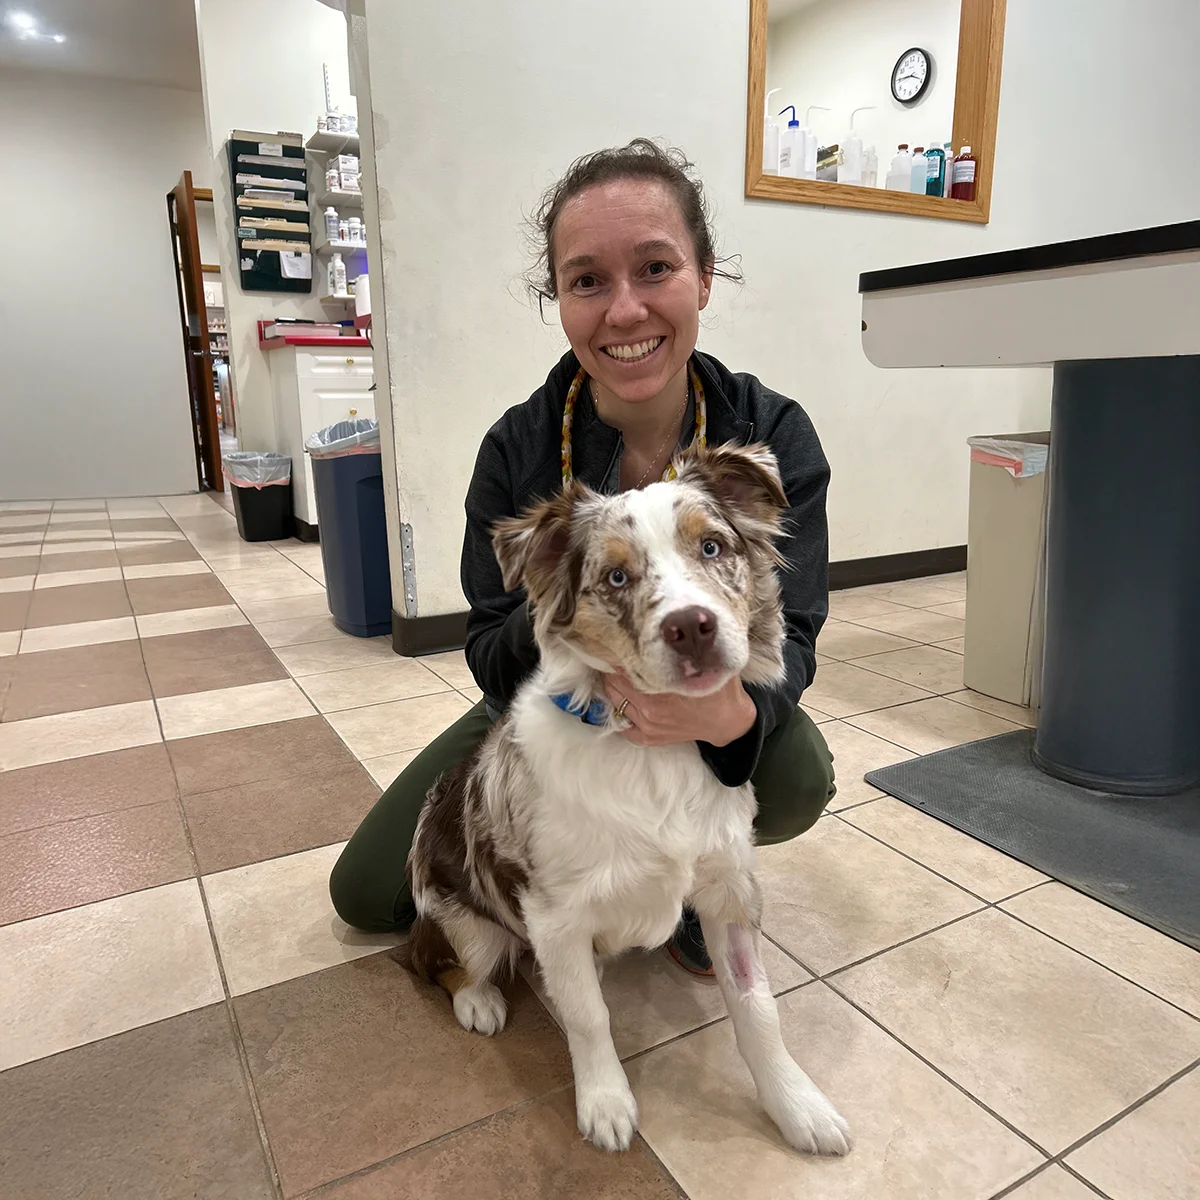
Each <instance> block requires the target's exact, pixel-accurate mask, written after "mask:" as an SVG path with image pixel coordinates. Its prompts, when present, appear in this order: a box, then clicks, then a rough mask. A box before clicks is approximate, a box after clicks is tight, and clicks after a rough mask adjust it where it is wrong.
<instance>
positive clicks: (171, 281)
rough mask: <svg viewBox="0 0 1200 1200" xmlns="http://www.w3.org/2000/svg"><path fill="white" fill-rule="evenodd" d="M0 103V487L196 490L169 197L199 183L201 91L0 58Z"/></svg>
mask: <svg viewBox="0 0 1200 1200" xmlns="http://www.w3.org/2000/svg"><path fill="white" fill-rule="evenodd" d="M0 113H3V114H4V116H3V120H2V121H0V196H2V197H3V198H4V200H3V206H4V212H5V221H4V227H5V232H6V241H5V253H4V261H5V271H4V278H5V283H4V286H3V287H2V288H0V419H3V421H4V423H5V430H4V433H3V435H2V436H0V499H31V498H39V497H41V498H44V497H63V498H71V497H94V496H122V495H134V494H146V493H149V494H166V493H172V492H183V491H194V490H195V488H196V458H195V451H194V449H193V442H192V432H191V426H190V422H189V418H188V394H187V379H186V375H185V365H184V357H183V342H182V335H181V333H180V327H179V303H178V300H177V299H176V295H177V293H176V284H175V267H174V261H173V258H172V254H171V241H170V229H169V225H168V220H167V205H166V194H167V192H168V191H170V189H171V188H173V187H174V186H175V184H177V183H178V182H179V177H180V175H181V174H182V173H183V171H184V170H186V169H190V170H191V171H192V172H193V174H194V176H195V179H196V183H197V185H198V186H207V184H208V181H209V179H208V155H207V152H206V150H205V146H204V115H203V111H202V109H201V103H200V95H199V93H197V92H188V91H177V90H175V89H172V88H161V87H152V86H147V85H143V84H128V83H117V82H112V81H108V80H102V79H91V78H84V77H78V76H69V75H64V74H58V73H51V72H46V71H41V72H26V71H19V70H13V69H11V68H6V69H5V70H4V71H3V72H2V73H0ZM51 431H52V433H51ZM133 464H136V466H134V465H133Z"/></svg>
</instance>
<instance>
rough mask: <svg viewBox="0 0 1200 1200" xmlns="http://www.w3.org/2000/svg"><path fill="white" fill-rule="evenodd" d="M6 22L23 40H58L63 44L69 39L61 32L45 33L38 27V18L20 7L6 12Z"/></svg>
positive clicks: (57, 41)
mask: <svg viewBox="0 0 1200 1200" xmlns="http://www.w3.org/2000/svg"><path fill="white" fill-rule="evenodd" d="M4 23H5V24H6V25H7V26H8V27H9V28H10V29H11V30H12V31H13V32H14V33H15V34H16V35H17V37H18V38H20V39H21V41H23V42H56V43H57V44H58V45H62V43H63V42H65V41H66V40H67V39H66V36H65V35H64V34H61V33H43V32H42V31H41V30H40V29H38V25H37V18H36V17H34V16H31V15H30V14H29V13H27V12H22V11H21V10H20V9H10V10H9V11H8V12H7V13H5V15H4Z"/></svg>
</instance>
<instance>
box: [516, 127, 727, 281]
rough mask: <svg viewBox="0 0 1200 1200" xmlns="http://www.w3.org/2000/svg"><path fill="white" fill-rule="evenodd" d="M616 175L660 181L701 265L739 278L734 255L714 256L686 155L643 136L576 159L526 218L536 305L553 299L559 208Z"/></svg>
mask: <svg viewBox="0 0 1200 1200" xmlns="http://www.w3.org/2000/svg"><path fill="white" fill-rule="evenodd" d="M618 179H647V180H653V181H655V182H657V183H661V184H662V185H663V186H664V187H665V188H666V189H667V190H668V191H669V192H670V193H671V195H672V196H674V197H675V200H676V202H677V203H678V205H679V211H680V213H681V214H682V215H683V223H684V225H685V226H686V227H687V231H688V233H689V234H690V235H691V238H692V245H693V247H694V248H695V251H696V258H697V260H698V261H699V263H700V266H701V269H711V270H712V273H713V274H714V275H717V276H719V277H720V278H722V279H731V280H733V281H734V282H735V283H741V282H742V273H741V271H739V270H738V269H737V266H736V263H735V262H734V260H733V259H728V258H718V257H717V252H716V246H715V244H714V241H713V232H712V214H711V213H710V211H709V206H708V201H707V200H706V199H705V197H704V186H703V184H701V182H700V180H699V179H697V178H696V177H695V173H694V165H693V164H692V163H691V162H690V161H689V160H688V157H687V155H686V154H684V153H683V151H682V150H677V149H675V148H674V147H672V146H661V145H659V144H658V142H654V141H651V140H650V139H649V138H634V139H633V141H632V142H630V143H629V144H628V145H626V146H612V147H609V148H608V149H607V150H596V151H594V152H593V153H591V154H585V155H584V156H583V157H582V158H577V159H576V160H575V161H574V162H573V163H572V164H571V165H570V167H569V168H568V169H567V173H566V174H565V175H564V176H563V177H562V178H561V179H560V180H559V181H558V182H557V183H556V184H555V185H554V186H553V187H552V188H550V189H549V190H548V191H547V192H546V193H545V195H543V196H542V200H541V203H540V204H539V205H538V207H537V209H536V210H535V211H534V213H533V215H532V216H531V217H530V219H529V224H530V240H531V241H532V242H533V246H534V249H535V251H536V254H537V257H536V259H535V261H534V264H533V267H532V269H531V270H530V272H529V275H528V277H527V279H528V283H529V290H530V292H531V293H532V294H533V295H534V296H536V297H537V299H538V304H539V305H540V304H541V302H542V301H543V300H557V299H558V281H557V280H556V279H555V277H554V226H555V225H556V224H557V222H558V218H559V214H560V213H561V212H562V210H563V207H564V206H565V205H566V203H567V202H568V201H569V200H572V199H573V198H574V197H576V196H578V195H579V193H580V192H583V191H586V190H587V189H588V188H590V187H595V186H596V185H597V184H603V183H612V182H613V181H614V180H618Z"/></svg>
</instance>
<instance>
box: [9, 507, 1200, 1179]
mask: <svg viewBox="0 0 1200 1200" xmlns="http://www.w3.org/2000/svg"><path fill="white" fill-rule="evenodd" d="M964 596H965V580H964V579H963V578H962V577H961V576H939V577H936V578H933V579H928V580H915V581H911V582H907V583H899V584H892V585H886V586H879V587H869V588H859V589H856V590H854V591H847V592H839V593H835V594H834V596H833V597H832V599H831V606H830V607H831V619H830V621H829V623H828V624H827V625H826V628H825V630H824V632H823V633H822V636H821V639H820V644H819V647H818V649H819V652H820V661H821V664H822V666H821V669H820V671H819V674H818V677H817V679H816V681H815V683H814V685H813V687H812V688H810V689H809V691H808V693H807V694H806V696H805V701H804V702H805V707H806V708H808V709H809V711H810V712H812V714H813V716H814V719H816V720H817V721H819V722H820V724H821V729H822V732H823V733H824V735H825V737H826V740H827V741H828V743H829V745H830V747H831V749H832V750H833V752H834V755H835V758H836V766H837V771H838V787H839V790H838V795H837V797H836V799H835V800H834V802H833V803H832V804H831V805H830V811H829V812H828V813H827V815H826V816H825V817H823V818H822V819H821V820H820V821H819V822H818V823H817V825H816V826H815V827H814V828H813V829H812V830H811V831H810V832H809V833H808V834H806V835H805V836H803V837H802V838H800V839H798V840H797V841H795V842H793V843H790V844H786V845H782V846H775V847H771V848H770V849H767V850H764V851H762V852H761V855H760V861H761V875H762V880H763V885H764V890H765V895H766V913H765V922H764V927H765V931H766V933H767V936H768V938H769V941H768V944H767V950H766V954H767V966H768V970H769V973H770V975H771V979H772V983H773V987H774V989H775V991H776V993H777V994H778V995H779V996H780V1005H781V1017H782V1025H783V1032H784V1037H785V1039H786V1040H787V1042H788V1044H789V1045H790V1046H791V1047H792V1048H793V1050H794V1051H795V1053H796V1054H797V1056H798V1058H799V1059H800V1060H801V1061H802V1062H803V1063H804V1065H805V1066H806V1068H807V1069H808V1070H809V1071H810V1072H811V1073H812V1074H813V1076H814V1077H815V1078H816V1079H817V1080H818V1082H819V1083H820V1084H821V1085H822V1086H823V1087H824V1088H825V1089H826V1091H827V1092H828V1093H829V1094H830V1095H831V1096H832V1097H833V1098H834V1100H835V1101H836V1102H837V1104H838V1105H839V1106H840V1107H841V1109H842V1110H843V1112H844V1113H845V1114H846V1115H847V1117H848V1118H849V1120H850V1121H851V1123H852V1125H853V1126H854V1129H855V1133H856V1136H857V1144H856V1147H855V1149H854V1151H853V1153H852V1154H851V1155H850V1156H849V1157H848V1158H846V1159H844V1160H838V1161H814V1160H812V1159H808V1158H805V1157H802V1156H799V1155H796V1154H794V1153H792V1152H791V1151H789V1150H788V1149H787V1148H786V1147H784V1146H783V1145H782V1143H781V1142H780V1140H779V1138H778V1136H777V1135H776V1133H775V1131H774V1130H773V1128H772V1127H771V1126H770V1124H769V1123H768V1122H767V1121H766V1119H765V1118H764V1116H763V1115H762V1113H761V1111H760V1110H759V1109H758V1107H757V1105H756V1104H755V1102H754V1097H753V1093H752V1089H751V1087H750V1084H749V1078H748V1075H747V1073H746V1071H745V1068H744V1067H743V1065H742V1063H741V1061H740V1059H739V1058H738V1056H737V1052H736V1047H735V1045H734V1041H733V1037H732V1031H731V1029H730V1027H729V1023H728V1021H727V1020H726V1019H725V1017H724V1015H723V1006H722V1003H721V1000H720V996H719V994H718V993H717V991H716V990H715V989H714V987H713V986H712V985H711V984H710V983H707V982H706V981H703V980H697V979H694V978H692V977H690V976H687V975H685V974H683V973H682V972H680V971H679V970H678V969H677V968H676V967H675V966H674V964H673V963H672V962H671V961H670V960H669V959H668V958H667V957H666V956H665V955H664V954H662V953H658V954H652V955H634V956H630V957H628V958H627V959H625V960H623V961H622V962H620V963H619V964H616V965H615V966H613V967H611V968H610V969H609V971H608V973H607V974H606V977H605V981H604V988H605V993H606V995H607V997H608V1000H609V1003H610V1006H611V1008H612V1011H613V1032H614V1037H615V1039H616V1044H617V1047H618V1051H619V1053H620V1054H621V1056H622V1058H623V1059H625V1061H626V1063H627V1066H628V1070H629V1074H630V1078H631V1081H632V1083H633V1086H634V1089H635V1092H636V1093H637V1096H638V1100H639V1104H640V1107H641V1114H642V1125H641V1137H640V1138H639V1139H638V1140H637V1142H636V1143H635V1146H634V1148H633V1149H632V1150H631V1151H630V1152H629V1153H628V1154H626V1155H622V1156H616V1157H611V1156H605V1155H602V1154H600V1153H599V1152H597V1151H595V1150H593V1149H592V1148H591V1147H590V1146H587V1145H586V1144H584V1143H582V1142H581V1141H580V1139H579V1138H578V1136H577V1134H576V1132H575V1128H574V1120H573V1116H572V1112H571V1093H570V1073H569V1065H568V1062H567V1057H566V1053H565V1047H564V1045H563V1042H562V1039H561V1036H560V1035H559V1033H558V1032H557V1029H556V1026H555V1024H554V1021H553V1018H552V1016H551V1014H550V1013H549V1011H548V1010H547V1009H546V1008H545V1007H544V1006H543V1005H542V1003H541V1001H540V1000H539V998H538V987H537V980H536V978H535V977H534V975H533V974H532V973H531V972H530V971H529V969H528V964H525V965H524V966H523V970H522V975H521V976H520V977H519V978H518V979H517V980H516V981H515V983H514V986H513V988H512V999H513V1007H512V1016H511V1020H510V1023H509V1027H508V1029H507V1030H506V1031H505V1032H504V1034H503V1035H501V1036H500V1037H498V1038H495V1039H491V1040H484V1039H480V1038H474V1037H470V1036H468V1035H466V1034H463V1033H462V1032H461V1031H459V1029H458V1028H457V1026H456V1025H455V1024H454V1022H453V1019H452V1017H451V1014H450V1012H449V1009H448V1006H447V1005H446V1003H445V1002H444V1000H443V998H442V997H441V995H440V994H439V993H437V992H435V991H433V990H431V989H429V988H426V987H422V986H419V985H418V984H416V983H415V982H414V981H413V980H412V979H411V978H410V977H409V976H408V975H407V974H406V973H405V972H403V971H402V970H401V969H400V967H399V966H398V965H397V963H396V962H395V960H394V957H393V955H394V948H395V946H396V944H397V942H398V941H399V939H398V938H396V937H393V936H390V935H368V934H363V933H360V932H358V931H355V930H352V929H349V928H348V927H347V926H346V925H344V924H343V923H342V922H341V921H340V920H339V919H338V918H337V917H336V915H335V914H334V912H333V910H332V908H331V906H330V903H329V899H328V892H327V889H326V881H327V878H328V874H329V869H330V866H331V865H332V863H333V862H334V861H335V859H336V858H337V855H338V853H339V851H340V848H341V846H342V845H343V843H344V841H345V839H346V837H348V836H349V834H350V833H351V831H352V830H353V829H354V828H355V826H356V824H357V822H358V821H359V820H360V819H361V817H362V815H363V813H364V812H365V811H366V810H367V809H368V808H369V807H370V805H371V804H372V803H373V802H374V799H375V797H376V796H377V795H378V793H379V789H380V788H382V787H386V786H387V784H388V783H390V781H391V780H392V779H393V778H394V777H395V776H396V774H397V773H398V772H399V771H400V770H402V769H403V768H404V766H405V765H406V764H407V763H408V762H409V761H411V759H412V757H413V756H414V755H415V754H416V753H417V752H418V751H419V750H420V749H421V747H422V746H424V745H425V744H426V743H427V742H428V741H429V740H430V739H431V738H433V737H435V736H436V735H437V734H438V733H439V732H440V731H441V729H443V728H444V727H445V726H446V724H447V723H449V722H450V721H452V720H454V719H455V717H456V716H458V715H459V714H460V713H461V712H463V711H465V710H466V708H467V707H468V705H469V704H471V703H473V702H474V701H475V700H477V699H478V698H479V692H478V690H477V689H476V688H475V685H474V680H473V679H472V677H471V675H470V672H469V671H468V670H467V667H466V664H465V662H464V660H463V656H462V655H461V654H460V653H457V652H456V653H451V654H442V655H434V656H431V657H427V658H424V659H419V660H411V659H409V660H406V659H400V658H397V657H396V656H395V655H394V654H393V653H392V651H391V647H390V644H389V643H388V641H387V640H386V639H372V640H367V641H363V640H359V639H354V638H349V637H346V636H345V635H343V634H341V633H340V632H339V631H338V630H337V628H336V627H335V626H334V624H333V622H332V621H331V619H330V617H329V614H328V611H327V608H326V603H325V597H324V590H323V572H322V566H321V554H320V548H319V547H316V546H310V545H303V544H301V543H299V542H286V543H280V544H269V545H262V544H259V545H248V544H246V543H244V542H241V541H240V540H239V539H238V537H237V533H236V530H235V528H234V524H233V521H232V518H231V516H230V515H229V513H228V512H227V511H226V510H225V509H224V508H223V507H221V506H219V505H217V504H215V503H214V502H213V500H212V499H210V498H205V497H195V496H193V497H176V498H164V499H162V500H161V501H158V500H154V499H152V498H146V499H133V500H113V501H108V502H105V501H104V500H91V501H70V502H59V503H56V504H50V503H45V504H30V505H22V504H20V503H6V504H4V505H0V964H2V969H0V1179H2V1180H3V1184H2V1185H0V1194H3V1195H4V1196H5V1198H6V1200H7V1197H9V1196H12V1197H14V1198H18V1197H19V1198H22V1200H24V1198H28V1200H58V1198H59V1197H68V1196H70V1197H84V1198H87V1200H90V1198H91V1197H99V1196H109V1195H111V1196H121V1197H127V1198H134V1197H143V1196H144V1197H152V1198H154V1200H160V1198H161V1200H174V1198H175V1197H181V1198H182V1197H202V1198H205V1200H208V1198H213V1200H215V1198H217V1197H222V1198H229V1200H243V1198H244V1200H257V1198H258V1197H264V1198H269V1197H289V1198H291V1197H300V1196H312V1197H315V1196H317V1195H320V1196H326V1197H330V1198H332V1200H385V1198H386V1200H391V1198H392V1197H402V1196H403V1197H427V1196H441V1197H451V1198H453V1197H470V1198H471V1200H492V1198H493V1197H501V1196H503V1197H510V1196H530V1197H546V1198H548V1200H549V1198H553V1200H560V1198H563V1197H575V1196H579V1197H589V1198H590V1197H601V1198H611V1200H627V1198H631V1197H653V1198H659V1197H662V1198H663V1200H667V1198H670V1197H676V1198H678V1197H680V1196H688V1197H691V1198H692V1200H727V1198H728V1197H729V1196H737V1197H745V1198H746V1200H760V1198H764V1200H765V1198H766V1197H771V1198H776V1197H793V1196H812V1197H822V1198H824V1197H830V1198H834V1197H847V1198H850V1197H853V1198H854V1200H862V1198H869V1200H916V1198H918V1197H920V1198H923V1200H924V1198H935V1200H942V1198H947V1200H960V1198H961V1200H973V1198H978V1200H987V1198H993V1200H998V1198H999V1197H1001V1196H1012V1197H1014V1198H1015V1200H1086V1198H1087V1197H1089V1196H1091V1197H1095V1196H1108V1197H1110V1198H1112V1200H1168V1198H1170V1200H1186V1198H1187V1197H1192V1196H1200V1139H1197V1137H1196V1125H1197V1119H1196V1118H1197V1113H1200V1070H1197V1067H1198V1065H1200V955H1198V954H1196V953H1195V952H1194V951H1192V950H1190V949H1188V948H1186V947H1184V946H1182V945H1180V944H1179V943H1176V942H1173V941H1170V940H1169V939H1167V938H1165V937H1163V936H1162V935H1161V934H1159V933H1156V932H1154V931H1152V930H1150V929H1148V928H1146V927H1145V926H1142V925H1139V924H1138V923H1136V922H1134V921H1132V920H1130V919H1129V918H1127V917H1125V916H1123V915H1121V914H1119V913H1116V912H1115V911H1113V910H1111V909H1108V908H1105V907H1104V906H1102V905H1099V904H1097V903H1096V902H1094V901H1092V900H1090V899H1087V898H1086V897H1084V896H1082V895H1080V894H1079V893H1077V892H1074V891H1072V890H1070V889H1069V888H1067V887H1065V886H1063V885H1062V884H1060V883H1057V882H1055V881H1053V880H1049V879H1047V878H1046V877H1045V876H1044V875H1041V874H1040V873H1039V872H1037V871H1034V870H1032V869H1031V868H1029V867H1027V866H1025V865H1024V864H1022V863H1019V862H1016V861H1015V860H1013V859H1010V858H1008V857H1006V856H1005V855H1003V854H1000V853H998V852H996V851H995V850H992V849H991V848H989V847H987V846H985V845H983V844H982V843H980V842H977V841H975V840H973V839H972V838H970V837H968V836H966V835H964V834H962V833H959V832H958V831H956V830H953V829H951V828H949V827H948V826H945V825H942V824H940V823H939V822H937V821H935V820H933V819H931V818H929V817H927V816H925V815H924V814H922V813H919V812H917V811H916V810H915V809H913V808H910V807H909V806H907V805H905V804H902V803H900V802H899V801H896V800H894V799H891V798H890V797H887V796H884V795H883V794H882V793H881V792H879V791H877V790H876V789H874V788H873V787H871V786H870V785H869V784H867V783H865V782H864V781H863V778H862V776H863V774H864V773H865V772H867V771H870V770H872V769H874V768H876V767H880V766H884V765H886V764H888V763H893V762H899V761H901V760H903V759H906V758H911V757H912V756H913V755H916V754H924V753H928V752H930V751H933V750H938V749H941V748H943V747H946V746H951V745H955V744H958V743H960V742H963V741H966V740H971V739H974V738H979V737H987V736H991V735H993V734H996V733H1002V732H1006V731H1009V730H1013V729H1016V728H1019V727H1020V726H1022V725H1030V724H1033V723H1034V720H1035V715H1034V714H1032V713H1030V712H1028V711H1026V710H1023V709H1018V708H1014V707H1013V706H1011V705H1006V704H1003V703H1000V702H997V701H994V700H991V699H989V698H987V697H984V696H979V695H977V694H975V693H973V692H970V691H968V690H967V689H965V688H964V686H963V680H962V658H961V654H962V629H963V614H964V608H965V601H964Z"/></svg>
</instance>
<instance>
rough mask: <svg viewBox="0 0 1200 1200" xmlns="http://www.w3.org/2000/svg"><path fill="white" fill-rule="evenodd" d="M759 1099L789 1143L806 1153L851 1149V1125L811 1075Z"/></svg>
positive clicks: (848, 1151)
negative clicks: (809, 1079) (816, 1084)
mask: <svg viewBox="0 0 1200 1200" xmlns="http://www.w3.org/2000/svg"><path fill="white" fill-rule="evenodd" d="M759 1099H760V1101H761V1102H762V1106H763V1108H765V1109H766V1110H767V1115H768V1116H769V1117H770V1118H771V1120H772V1121H774V1122H775V1124H776V1125H778V1126H779V1132H780V1133H782V1134H783V1137H784V1140H785V1141H786V1142H787V1143H788V1145H789V1146H792V1147H794V1148H795V1149H796V1150H803V1151H804V1152H805V1153H806V1154H834V1155H839V1154H849V1153H850V1147H851V1146H852V1145H853V1144H854V1143H853V1140H852V1139H851V1137H850V1126H849V1125H847V1124H846V1121H845V1118H844V1117H843V1116H842V1115H841V1113H839V1112H838V1110H837V1109H836V1108H834V1107H833V1105H832V1104H830V1103H829V1101H828V1100H826V1099H825V1097H824V1095H822V1093H821V1092H820V1090H819V1089H818V1088H817V1087H816V1086H815V1085H814V1084H812V1083H811V1082H809V1081H808V1080H807V1078H806V1079H805V1081H804V1085H800V1086H797V1085H796V1084H795V1083H792V1084H791V1085H790V1086H786V1087H783V1088H781V1089H778V1090H776V1091H774V1093H773V1094H766V1095H764V1094H760V1096H759Z"/></svg>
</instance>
